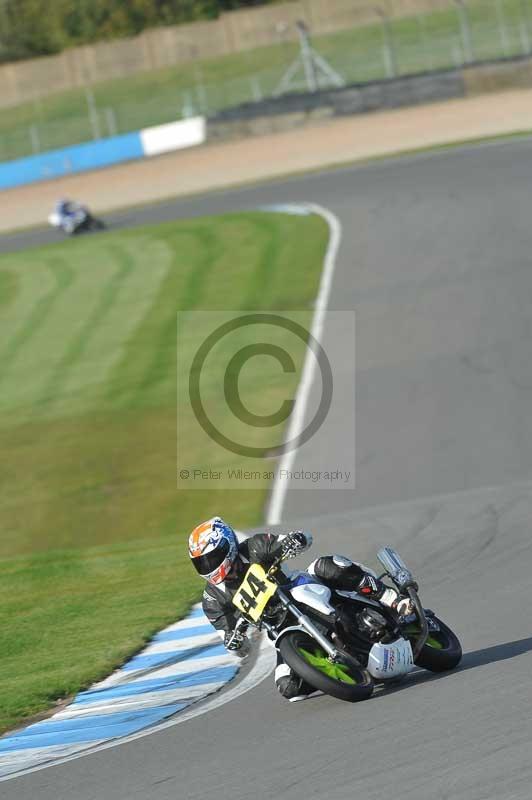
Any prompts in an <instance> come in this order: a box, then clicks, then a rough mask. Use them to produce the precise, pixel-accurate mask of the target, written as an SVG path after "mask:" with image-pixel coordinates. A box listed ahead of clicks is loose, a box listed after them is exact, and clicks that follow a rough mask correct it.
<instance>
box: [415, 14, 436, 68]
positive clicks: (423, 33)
mask: <svg viewBox="0 0 532 800" xmlns="http://www.w3.org/2000/svg"><path fill="white" fill-rule="evenodd" d="M417 24H418V29H419V38H420V40H421V47H422V48H423V53H424V56H425V68H426V69H427V71H428V72H432V70H433V69H434V61H433V59H432V51H431V49H430V46H429V41H428V37H427V26H426V25H425V17H424V15H423V14H418V16H417Z"/></svg>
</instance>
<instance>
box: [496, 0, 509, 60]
mask: <svg viewBox="0 0 532 800" xmlns="http://www.w3.org/2000/svg"><path fill="white" fill-rule="evenodd" d="M495 10H496V12H497V24H498V26H499V37H500V40H501V48H502V52H503V55H505V56H509V55H510V42H509V40H508V31H507V30H506V21H505V19H504V9H503V7H502V3H501V0H495Z"/></svg>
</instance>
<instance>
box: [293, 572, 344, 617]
mask: <svg viewBox="0 0 532 800" xmlns="http://www.w3.org/2000/svg"><path fill="white" fill-rule="evenodd" d="M307 577H308V581H306V580H305V578H307ZM298 581H300V582H299V583H298V585H296V586H292V588H291V589H290V594H291V595H292V597H293V598H294V600H297V602H298V603H304V604H305V605H306V606H310V608H313V609H315V610H316V611H319V612H320V613H321V614H334V613H335V610H334V608H333V607H332V605H331V604H330V602H329V601H330V599H331V590H330V589H329V587H328V586H324V585H323V583H314V581H315V578H312V576H310V575H308V576H306V575H305V576H304V575H300V577H299V578H298ZM303 581H305V582H304V583H303Z"/></svg>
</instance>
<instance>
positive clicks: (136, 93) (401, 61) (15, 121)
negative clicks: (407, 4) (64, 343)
mask: <svg viewBox="0 0 532 800" xmlns="http://www.w3.org/2000/svg"><path fill="white" fill-rule="evenodd" d="M467 8H468V9H469V20H470V25H471V45H472V50H473V56H474V58H475V59H477V60H483V59H493V58H501V57H504V56H512V55H517V54H520V53H523V52H527V51H528V50H529V49H530V42H531V41H532V3H530V0H525V2H524V3H523V2H522V0H499V8H500V12H501V13H500V15H498V13H497V4H496V2H495V0H493V1H492V0H490V1H489V2H487V0H482V2H479V1H478V0H477V1H476V2H469V3H468V4H467ZM390 34H391V37H392V41H393V59H392V60H393V61H394V62H395V65H396V69H397V73H398V74H400V75H405V74H411V73H416V72H423V71H426V70H434V69H439V68H446V67H452V66H455V65H456V64H457V63H463V61H464V60H466V59H465V54H464V48H463V41H462V37H461V31H460V22H459V17H458V14H457V10H456V6H454V5H453V4H452V3H450V4H449V9H448V10H444V11H435V12H432V13H427V14H424V15H423V16H411V17H399V18H396V19H393V20H392V21H391V23H390ZM314 44H315V46H316V47H317V48H318V50H319V51H320V53H322V54H323V55H324V56H325V57H326V58H327V59H328V60H329V62H330V63H331V64H332V66H333V67H334V68H335V69H336V70H338V71H339V72H340V73H341V74H342V76H343V77H344V79H345V80H346V81H347V82H348V83H352V82H367V81H371V80H378V79H382V78H386V77H389V74H390V62H389V60H387V59H386V57H385V55H384V50H383V29H382V25H381V24H380V23H377V24H372V25H366V26H363V27H358V28H354V29H350V30H346V31H341V32H339V33H335V34H330V35H327V36H317V37H315V39H314ZM296 53H297V45H296V44H295V43H293V42H285V43H284V44H281V45H276V46H269V47H262V48H256V49H255V50H252V51H247V52H242V53H238V54H235V55H231V56H226V57H224V58H218V59H213V60H210V61H204V62H202V63H201V64H200V65H194V64H182V65H179V66H175V67H172V68H168V69H162V70H155V71H153V72H145V73H139V74H136V75H133V76H131V77H130V78H124V79H120V80H112V81H107V82H105V83H100V84H97V85H96V86H95V87H94V95H95V102H96V105H97V107H98V109H99V115H100V127H101V132H102V134H103V135H108V133H109V131H110V130H111V131H112V130H114V128H111V129H109V126H108V122H109V112H107V111H106V109H112V114H114V119H115V122H116V127H117V130H118V132H120V133H122V132H125V131H131V130H137V129H139V128H142V127H146V126H149V125H157V124H160V123H163V122H168V121H171V120H174V119H177V118H179V117H180V115H181V113H182V112H183V109H184V108H185V107H187V106H188V107H189V110H190V111H195V112H197V111H200V112H202V113H206V112H208V113H212V112H213V111H217V110H219V109H222V108H227V107H230V106H234V105H237V104H239V103H242V102H248V101H251V100H253V99H256V98H258V97H260V96H269V95H271V93H272V92H273V91H274V89H275V87H276V86H277V85H278V83H279V81H280V79H281V76H282V74H283V73H284V71H285V70H286V69H287V67H288V65H289V64H290V62H291V60H292V59H293V58H294V57H295V55H296ZM31 126H34V128H33V134H32V131H31ZM32 135H33V137H35V136H37V137H38V140H39V143H40V148H41V150H43V151H44V150H49V149H52V148H56V147H64V146H66V145H68V144H72V143H76V142H81V141H86V140H88V139H91V138H92V130H91V126H90V123H89V118H88V114H87V101H86V97H85V94H84V92H83V91H81V90H76V91H69V92H62V93H57V94H52V95H50V96H49V97H47V98H44V99H41V100H36V101H35V102H33V103H26V104H24V105H20V106H17V107H14V108H10V109H9V110H7V111H6V113H4V114H2V115H1V118H0V161H3V160H8V159H13V158H17V157H20V156H23V155H27V154H29V153H31V152H32V148H33V144H32Z"/></svg>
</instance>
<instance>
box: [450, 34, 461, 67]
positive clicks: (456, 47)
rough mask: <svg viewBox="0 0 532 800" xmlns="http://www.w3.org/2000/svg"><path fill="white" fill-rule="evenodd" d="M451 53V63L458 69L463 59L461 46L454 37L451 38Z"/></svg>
mask: <svg viewBox="0 0 532 800" xmlns="http://www.w3.org/2000/svg"><path fill="white" fill-rule="evenodd" d="M451 55H452V59H453V64H454V66H455V67H456V68H457V69H459V68H460V67H462V66H463V65H464V59H463V58H462V48H461V47H460V42H459V41H458V40H457V39H455V38H454V37H452V38H451Z"/></svg>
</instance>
